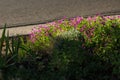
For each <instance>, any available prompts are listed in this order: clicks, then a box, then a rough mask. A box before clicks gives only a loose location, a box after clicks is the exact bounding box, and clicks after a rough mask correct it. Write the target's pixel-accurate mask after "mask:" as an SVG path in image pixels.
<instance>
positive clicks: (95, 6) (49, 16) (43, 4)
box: [0, 0, 120, 27]
mask: <svg viewBox="0 0 120 80" xmlns="http://www.w3.org/2000/svg"><path fill="white" fill-rule="evenodd" d="M97 13H102V14H104V15H113V14H120V0H0V25H4V23H7V25H8V27H10V26H20V25H30V24H39V23H45V22H49V21H53V20H55V19H60V18H62V17H64V16H66V17H67V18H70V17H75V16H86V15H94V14H97ZM0 27H2V26H0Z"/></svg>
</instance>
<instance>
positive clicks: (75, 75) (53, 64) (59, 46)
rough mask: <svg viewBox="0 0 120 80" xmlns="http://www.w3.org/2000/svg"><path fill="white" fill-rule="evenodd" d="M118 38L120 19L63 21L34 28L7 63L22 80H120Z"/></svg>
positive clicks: (92, 18)
mask: <svg viewBox="0 0 120 80" xmlns="http://www.w3.org/2000/svg"><path fill="white" fill-rule="evenodd" d="M119 34H120V16H113V17H111V16H94V17H88V18H83V17H76V18H71V19H69V20H68V19H66V18H64V19H61V20H58V21H55V22H52V23H50V24H46V25H44V26H39V27H38V28H33V30H32V31H31V33H30V35H29V38H28V39H27V42H24V40H22V39H21V44H20V45H19V46H18V47H17V46H14V47H15V50H14V49H13V50H14V51H15V53H17V55H18V56H17V57H15V59H14V58H12V59H11V58H10V59H11V60H12V62H14V63H15V65H14V70H16V67H15V66H17V67H19V69H18V70H17V72H16V71H15V72H16V73H17V75H18V77H20V78H21V79H23V78H24V79H31V80H32V79H35V78H36V79H35V80H56V79H59V80H81V79H82V80H113V79H115V80H119V79H120V76H119V75H120V35H119ZM14 45H15V44H14ZM17 45H18V43H17ZM12 54H13V53H12ZM12 56H14V55H12ZM8 59H9V58H8ZM21 66H22V67H21ZM10 69H13V66H12V68H11V66H10ZM23 72H24V73H26V74H24V75H23V74H22V73H23ZM28 72H29V74H27V73H28ZM33 72H34V73H35V74H34V75H32V76H30V77H28V76H29V75H31V74H32V73H33ZM13 75H14V76H16V74H14V73H13Z"/></svg>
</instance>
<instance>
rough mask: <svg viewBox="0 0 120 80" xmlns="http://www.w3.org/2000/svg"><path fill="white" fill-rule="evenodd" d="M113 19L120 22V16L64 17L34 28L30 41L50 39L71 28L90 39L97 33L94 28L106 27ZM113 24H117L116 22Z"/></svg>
mask: <svg viewBox="0 0 120 80" xmlns="http://www.w3.org/2000/svg"><path fill="white" fill-rule="evenodd" d="M111 20H118V22H120V16H114V17H113V16H112V17H111V16H94V17H90V16H89V17H88V18H83V17H80V16H79V17H75V18H71V19H69V20H68V19H66V18H63V19H61V20H58V21H54V22H51V23H48V24H45V25H40V26H39V27H38V28H33V29H32V31H31V33H30V41H31V42H32V43H35V42H36V41H41V40H42V39H41V38H44V39H43V40H45V39H49V38H50V37H51V36H52V37H56V36H58V35H59V34H61V33H63V32H65V31H69V30H71V29H76V30H78V31H79V32H80V33H81V34H83V35H84V36H85V37H86V39H88V40H90V38H92V37H93V36H94V35H95V34H94V30H95V29H96V28H98V27H100V26H103V27H105V25H108V24H107V22H110V21H111ZM114 22H115V21H114ZM112 25H115V23H113V24H112ZM101 28H102V27H101ZM43 36H44V37H43ZM40 37H41V38H40ZM40 39H41V40H40ZM49 40H50V39H49Z"/></svg>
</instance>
